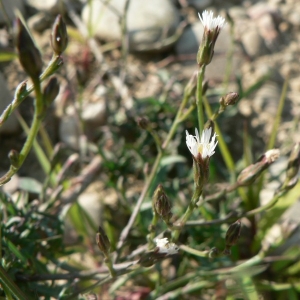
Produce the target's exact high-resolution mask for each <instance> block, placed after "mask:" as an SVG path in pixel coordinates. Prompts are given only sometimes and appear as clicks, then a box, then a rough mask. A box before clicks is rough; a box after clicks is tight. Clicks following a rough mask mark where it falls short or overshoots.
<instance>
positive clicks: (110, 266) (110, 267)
mask: <svg viewBox="0 0 300 300" xmlns="http://www.w3.org/2000/svg"><path fill="white" fill-rule="evenodd" d="M105 264H106V266H107V268H108V270H109V273H110V276H111V277H113V278H114V277H116V271H115V269H114V266H113V263H112V260H111V258H110V257H109V256H107V257H106V258H105Z"/></svg>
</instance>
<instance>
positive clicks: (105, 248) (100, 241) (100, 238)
mask: <svg viewBox="0 0 300 300" xmlns="http://www.w3.org/2000/svg"><path fill="white" fill-rule="evenodd" d="M96 243H97V245H98V247H99V249H100V251H101V252H102V253H103V254H104V256H105V257H107V256H108V255H109V251H110V241H109V239H108V237H107V235H106V233H105V232H104V230H103V228H102V227H100V226H99V229H98V232H97V234H96Z"/></svg>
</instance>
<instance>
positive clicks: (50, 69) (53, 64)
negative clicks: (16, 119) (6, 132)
mask: <svg viewBox="0 0 300 300" xmlns="http://www.w3.org/2000/svg"><path fill="white" fill-rule="evenodd" d="M62 64H63V60H62V58H61V57H60V56H56V55H55V56H53V57H52V59H51V61H50V62H49V64H48V66H47V68H46V69H45V71H44V72H43V73H42V74H41V76H40V78H39V80H40V82H43V81H44V80H45V79H46V78H48V77H50V76H51V75H53V74H54V73H55V72H56V71H57V70H58V69H59V68H60V66H61V65H62ZM33 90H35V87H34V84H33V85H31V86H29V87H28V88H27V89H26V91H24V92H23V93H22V94H20V95H19V98H14V99H13V100H12V102H11V104H10V105H9V106H8V107H7V108H6V109H5V111H4V112H3V113H2V115H1V116H0V127H1V125H2V124H3V123H4V122H5V120H6V119H7V118H8V117H9V116H10V115H11V114H12V112H13V111H14V110H15V109H16V108H18V106H19V105H20V104H21V103H22V102H23V100H24V99H25V98H26V97H27V96H28V95H29V94H30V93H31V92H32V91H33Z"/></svg>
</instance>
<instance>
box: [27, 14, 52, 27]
mask: <svg viewBox="0 0 300 300" xmlns="http://www.w3.org/2000/svg"><path fill="white" fill-rule="evenodd" d="M27 24H28V27H29V28H30V29H32V30H34V31H37V32H43V31H44V30H46V29H48V28H51V27H52V24H53V17H51V16H49V14H46V13H44V12H40V13H37V14H35V15H33V16H32V17H30V18H29V19H28V20H27Z"/></svg>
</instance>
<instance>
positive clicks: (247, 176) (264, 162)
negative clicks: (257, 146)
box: [237, 149, 280, 186]
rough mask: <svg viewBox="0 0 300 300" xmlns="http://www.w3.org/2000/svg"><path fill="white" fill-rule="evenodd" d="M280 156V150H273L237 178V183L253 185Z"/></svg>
mask: <svg viewBox="0 0 300 300" xmlns="http://www.w3.org/2000/svg"><path fill="white" fill-rule="evenodd" d="M279 156H280V151H279V149H271V150H269V151H267V152H266V153H265V154H263V155H262V156H261V157H260V158H259V160H258V161H257V162H256V163H255V164H252V165H250V166H248V167H247V168H246V169H244V170H243V171H242V172H241V174H240V175H239V176H238V178H237V182H238V183H239V184H240V185H241V186H242V185H250V184H252V183H253V182H254V181H255V180H256V178H257V177H258V176H260V175H261V173H262V172H263V171H264V170H266V169H267V168H268V167H269V166H270V165H271V164H272V163H273V162H274V161H275V160H276V159H278V157H279Z"/></svg>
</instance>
